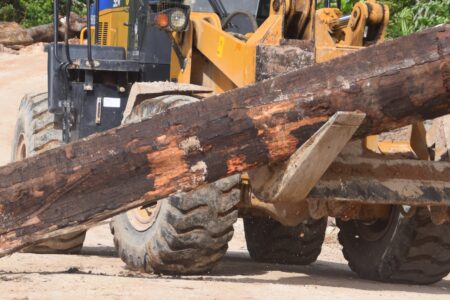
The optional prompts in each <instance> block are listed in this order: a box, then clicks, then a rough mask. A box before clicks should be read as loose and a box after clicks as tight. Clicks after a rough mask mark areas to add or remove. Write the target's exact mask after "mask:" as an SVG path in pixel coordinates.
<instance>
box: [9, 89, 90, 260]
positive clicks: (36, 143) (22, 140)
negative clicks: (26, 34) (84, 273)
mask: <svg viewBox="0 0 450 300" xmlns="http://www.w3.org/2000/svg"><path fill="white" fill-rule="evenodd" d="M54 120H55V119H54V115H53V114H51V113H49V112H48V95H47V93H40V94H35V95H27V96H25V97H24V98H23V99H22V102H21V103H20V109H19V117H18V119H17V123H16V129H15V133H14V139H13V146H12V157H11V158H12V161H18V160H22V159H25V158H26V157H29V156H33V155H36V154H39V153H42V152H44V151H47V150H50V149H53V148H56V147H58V146H60V145H61V144H62V132H61V130H58V129H56V128H55V121H54ZM85 236H86V231H82V232H76V233H71V234H67V235H63V236H59V237H57V238H53V239H50V240H48V241H45V242H43V243H40V244H37V245H34V246H31V247H29V248H26V249H25V250H24V252H31V253H40V254H75V253H79V252H80V251H81V248H82V247H83V242H84V239H85Z"/></svg>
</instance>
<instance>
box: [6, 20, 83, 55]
mask: <svg viewBox="0 0 450 300" xmlns="http://www.w3.org/2000/svg"><path fill="white" fill-rule="evenodd" d="M65 24H66V21H65V17H63V18H60V28H59V34H60V37H63V36H64V32H65ZM85 26H86V20H85V17H80V16H78V15H77V14H75V13H73V12H72V13H71V14H70V23H69V28H70V32H69V37H70V38H72V37H75V36H77V35H78V34H79V33H80V31H81V30H82V29H83V27H85ZM51 41H53V24H45V25H39V26H35V27H31V28H23V27H22V26H20V25H19V24H17V23H15V22H0V44H3V45H4V46H7V47H12V48H16V47H20V46H27V45H30V44H33V43H38V42H51Z"/></svg>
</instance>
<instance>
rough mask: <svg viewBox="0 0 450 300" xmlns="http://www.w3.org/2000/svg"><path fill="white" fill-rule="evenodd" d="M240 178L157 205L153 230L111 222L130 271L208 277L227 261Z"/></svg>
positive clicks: (117, 219) (122, 220) (124, 217)
mask: <svg viewBox="0 0 450 300" xmlns="http://www.w3.org/2000/svg"><path fill="white" fill-rule="evenodd" d="M238 183H239V176H233V177H229V178H225V179H222V180H220V181H218V182H216V183H213V184H211V185H208V186H207V187H204V188H202V189H199V190H196V191H194V192H191V193H182V194H177V195H174V196H171V197H169V198H167V199H163V200H160V201H161V204H160V208H159V211H158V215H157V216H156V220H155V222H154V223H153V225H152V226H151V227H150V228H149V229H148V230H146V231H145V232H139V231H137V230H135V229H134V228H133V227H132V226H131V224H130V221H129V220H128V219H127V215H126V214H122V215H120V216H118V217H115V218H114V219H113V220H112V222H111V230H112V232H113V234H114V244H115V245H116V248H117V249H118V252H119V256H120V257H121V258H122V260H123V261H124V262H125V263H127V265H128V266H130V267H131V268H134V269H144V270H145V271H147V272H155V273H163V274H176V275H185V274H200V273H205V272H208V271H210V270H211V269H212V268H213V267H214V266H215V265H216V264H217V263H218V262H219V260H220V259H221V258H222V257H223V256H224V255H225V253H226V251H227V249H228V242H229V241H230V240H231V238H232V237H233V233H234V230H233V224H234V223H235V222H236V221H237V218H238V211H237V208H236V204H237V203H238V202H239V200H240V190H239V189H238V188H236V185H237V184H238Z"/></svg>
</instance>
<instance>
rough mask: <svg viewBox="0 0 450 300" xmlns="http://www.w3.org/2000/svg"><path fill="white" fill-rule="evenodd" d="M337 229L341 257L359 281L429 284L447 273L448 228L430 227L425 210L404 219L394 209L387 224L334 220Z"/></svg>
mask: <svg viewBox="0 0 450 300" xmlns="http://www.w3.org/2000/svg"><path fill="white" fill-rule="evenodd" d="M337 226H338V227H339V228H340V232H339V242H340V243H341V245H342V246H343V253H344V257H345V259H347V261H348V263H349V266H350V268H351V269H352V270H353V271H354V272H356V273H357V274H358V275H359V276H360V277H362V278H365V279H371V280H377V281H383V282H391V283H409V284H431V283H435V282H437V281H439V280H441V279H442V278H444V277H446V276H447V275H448V274H449V272H450V224H449V223H446V224H444V225H435V224H433V223H432V222H431V219H430V214H429V212H428V210H427V209H426V208H420V209H418V210H417V212H416V214H415V215H414V216H413V217H411V218H406V217H403V216H402V214H401V213H400V210H399V209H398V208H396V207H394V208H393V209H392V211H391V216H390V218H389V220H387V221H382V220H378V221H377V222H374V223H372V224H371V225H369V224H367V223H366V224H364V223H361V222H359V221H348V222H344V221H342V220H337ZM367 232H371V233H369V234H368V233H367Z"/></svg>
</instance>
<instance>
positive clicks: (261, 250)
mask: <svg viewBox="0 0 450 300" xmlns="http://www.w3.org/2000/svg"><path fill="white" fill-rule="evenodd" d="M326 227H327V219H326V218H325V219H321V220H312V219H311V220H308V221H305V222H303V223H302V224H300V225H298V226H295V227H288V226H284V225H282V224H280V223H279V222H277V221H275V220H272V219H269V218H257V217H254V218H245V219H244V230H245V239H246V241H247V248H248V251H249V253H250V256H251V257H252V259H254V260H255V261H258V262H265V263H277V264H293V265H309V264H311V263H313V262H315V261H316V260H317V257H318V256H319V254H320V252H321V249H322V244H323V241H324V238H325V231H326Z"/></svg>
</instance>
